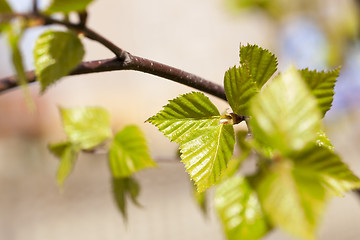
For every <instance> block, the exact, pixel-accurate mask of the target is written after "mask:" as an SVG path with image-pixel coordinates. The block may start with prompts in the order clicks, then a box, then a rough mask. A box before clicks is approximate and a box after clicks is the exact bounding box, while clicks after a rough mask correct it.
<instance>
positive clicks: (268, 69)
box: [240, 44, 278, 89]
mask: <svg viewBox="0 0 360 240" xmlns="http://www.w3.org/2000/svg"><path fill="white" fill-rule="evenodd" d="M240 64H241V66H246V67H247V68H248V69H249V71H250V76H251V77H252V78H253V80H254V81H255V83H256V85H257V87H258V88H259V89H261V88H262V86H264V84H265V83H266V82H267V81H268V80H269V79H270V77H271V76H272V75H273V74H274V73H275V72H276V70H277V65H278V62H277V59H276V57H275V55H274V54H272V53H271V52H270V51H269V50H266V49H263V48H261V47H259V46H257V45H249V44H248V45H246V46H241V47H240Z"/></svg>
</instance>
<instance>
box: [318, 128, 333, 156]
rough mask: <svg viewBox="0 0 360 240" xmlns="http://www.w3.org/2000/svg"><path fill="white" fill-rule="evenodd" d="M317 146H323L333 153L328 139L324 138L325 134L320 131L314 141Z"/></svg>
mask: <svg viewBox="0 0 360 240" xmlns="http://www.w3.org/2000/svg"><path fill="white" fill-rule="evenodd" d="M315 143H316V145H317V146H319V147H321V146H324V147H326V148H328V149H329V150H331V151H334V148H335V147H334V146H333V145H332V144H331V142H330V139H329V138H328V137H327V136H326V134H325V132H324V131H322V130H320V131H319V132H317V138H316V140H315Z"/></svg>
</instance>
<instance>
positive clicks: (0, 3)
mask: <svg viewBox="0 0 360 240" xmlns="http://www.w3.org/2000/svg"><path fill="white" fill-rule="evenodd" d="M11 12H12V10H11V7H10V5H9V4H8V3H7V2H6V0H0V14H1V13H11Z"/></svg>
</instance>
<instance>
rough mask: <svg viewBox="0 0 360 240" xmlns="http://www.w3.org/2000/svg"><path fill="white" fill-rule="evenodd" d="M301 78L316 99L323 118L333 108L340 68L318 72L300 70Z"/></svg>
mask: <svg viewBox="0 0 360 240" xmlns="http://www.w3.org/2000/svg"><path fill="white" fill-rule="evenodd" d="M300 73H301V76H302V77H303V79H304V80H305V82H306V83H307V85H308V86H309V87H310V89H311V93H312V94H313V95H314V96H315V97H316V99H317V102H318V105H319V108H320V110H321V113H322V116H324V115H325V113H326V112H327V111H328V110H329V109H330V108H331V105H332V102H333V96H334V87H335V83H336V79H337V78H338V77H339V74H340V68H337V69H335V70H333V71H329V72H325V71H321V72H318V71H316V70H314V71H310V70H309V69H302V70H300Z"/></svg>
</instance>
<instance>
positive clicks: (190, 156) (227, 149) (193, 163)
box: [180, 124, 235, 192]
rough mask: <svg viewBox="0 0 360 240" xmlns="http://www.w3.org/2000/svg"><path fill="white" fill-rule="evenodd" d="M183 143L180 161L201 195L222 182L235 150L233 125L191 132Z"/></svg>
mask: <svg viewBox="0 0 360 240" xmlns="http://www.w3.org/2000/svg"><path fill="white" fill-rule="evenodd" d="M191 133H192V134H191V135H189V136H188V137H187V138H186V139H185V140H183V141H182V142H181V145H180V151H181V159H182V162H183V163H184V164H185V168H186V171H187V172H188V173H189V175H190V177H191V179H192V180H193V181H194V182H195V183H196V185H197V190H198V192H202V191H204V190H205V189H207V188H209V187H210V186H212V185H213V184H215V183H216V182H218V180H219V179H220V174H221V173H222V172H223V171H224V170H225V169H226V166H227V162H228V160H229V159H230V158H231V156H232V154H233V151H234V144H235V133H234V128H233V126H232V125H227V124H218V125H216V126H210V127H203V128H200V129H197V130H196V131H192V132H191Z"/></svg>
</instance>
